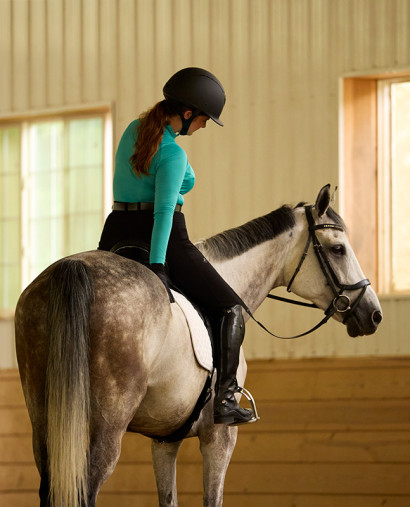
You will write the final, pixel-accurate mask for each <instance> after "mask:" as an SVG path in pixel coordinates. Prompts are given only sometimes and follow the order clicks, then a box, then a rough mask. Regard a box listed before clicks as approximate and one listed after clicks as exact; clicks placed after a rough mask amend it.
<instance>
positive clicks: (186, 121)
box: [179, 109, 200, 136]
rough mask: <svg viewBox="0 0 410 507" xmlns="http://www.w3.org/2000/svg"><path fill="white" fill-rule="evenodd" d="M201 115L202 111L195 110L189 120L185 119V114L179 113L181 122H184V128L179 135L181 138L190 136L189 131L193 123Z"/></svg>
mask: <svg viewBox="0 0 410 507" xmlns="http://www.w3.org/2000/svg"><path fill="white" fill-rule="evenodd" d="M199 113H200V111H199V110H198V109H197V110H193V111H192V115H191V116H190V117H189V118H188V119H186V118H185V117H184V113H179V116H180V118H181V121H182V128H181V130H180V131H179V135H180V136H186V135H187V134H188V130H189V127H190V126H191V123H192V121H193V120H194V119H195V118H196V117H197V116H199Z"/></svg>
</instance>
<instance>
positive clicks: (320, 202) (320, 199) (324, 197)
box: [315, 183, 330, 217]
mask: <svg viewBox="0 0 410 507" xmlns="http://www.w3.org/2000/svg"><path fill="white" fill-rule="evenodd" d="M329 204H330V183H328V184H327V185H325V186H324V187H323V188H322V189H321V190H320V192H319V194H318V196H317V199H316V204H315V208H316V211H317V214H318V215H319V217H321V216H322V215H324V214H325V213H326V210H327V208H328V207H329Z"/></svg>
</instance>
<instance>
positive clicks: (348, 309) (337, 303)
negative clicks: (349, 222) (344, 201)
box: [245, 205, 370, 340]
mask: <svg viewBox="0 0 410 507" xmlns="http://www.w3.org/2000/svg"><path fill="white" fill-rule="evenodd" d="M312 208H313V205H310V206H304V209H305V216H306V220H307V223H308V233H309V234H308V239H307V242H306V245H305V248H304V250H303V253H302V255H301V257H300V260H299V264H298V265H297V267H296V269H295V272H294V273H293V275H292V277H291V279H290V281H289V283H288V286H287V291H288V292H291V286H292V284H293V282H294V281H295V278H296V276H297V275H298V273H299V271H300V269H301V267H302V265H303V262H304V261H305V259H306V256H307V253H308V250H309V247H310V244H311V243H312V245H313V249H314V252H315V255H316V258H317V260H318V262H319V266H320V269H321V271H322V273H323V274H324V276H325V278H326V281H327V283H328V285H329V287H330V288H331V290H332V292H333V296H334V297H333V299H332V301H331V303H330V305H329V307H328V308H327V309H326V310H325V317H324V318H323V319H322V320H321V321H320V322H319V323H318V324H316V326H314V327H313V328H312V329H310V330H309V331H306V332H304V333H301V334H299V335H296V336H288V337H285V336H278V335H275V334H274V333H271V332H270V331H269V330H268V329H266V327H265V326H264V325H263V324H261V323H260V322H259V321H257V320H256V319H255V318H254V317H253V315H252V314H251V313H250V310H249V308H245V310H246V311H247V313H248V314H249V315H250V316H251V317H252V319H253V320H255V322H257V323H258V324H259V325H260V326H261V327H262V328H263V329H264V330H265V331H267V332H268V333H269V334H271V335H272V336H275V337H276V338H281V339H284V340H287V339H293V338H300V337H301V336H306V335H307V334H309V333H312V332H313V331H316V329H319V327H321V326H323V324H326V322H327V321H328V320H329V319H330V318H331V317H332V316H333V315H334V314H335V313H340V314H343V315H344V318H343V324H346V322H347V321H348V320H349V319H350V318H351V317H353V316H355V311H356V308H357V306H358V304H359V303H360V301H361V300H362V298H363V296H364V293H365V292H366V289H367V287H368V285H370V282H369V280H368V279H367V278H364V279H363V280H361V281H360V282H357V283H354V284H351V285H349V284H343V283H340V281H339V279H338V277H337V275H336V273H335V271H334V269H333V267H332V265H331V263H330V261H329V259H328V257H327V255H326V253H325V251H324V249H323V247H322V245H321V243H320V241H319V239H318V237H317V236H316V231H317V230H320V229H335V230H337V231H341V232H344V229H343V227H342V226H340V225H337V224H332V223H327V224H315V221H314V219H313V215H312ZM359 289H361V290H360V293H359V295H358V296H357V298H356V299H355V301H354V302H353V303H352V301H351V299H350V297H349V296H347V295H346V294H343V293H344V291H347V290H348V291H352V290H359ZM267 297H268V298H270V299H276V300H279V301H284V302H286V303H291V304H295V305H300V306H307V307H309V308H318V307H317V306H316V305H315V304H313V303H304V302H300V301H294V300H292V299H287V298H282V297H279V296H274V295H272V294H268V296H267Z"/></svg>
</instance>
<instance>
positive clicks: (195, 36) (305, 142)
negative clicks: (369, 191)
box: [0, 0, 410, 367]
mask: <svg viewBox="0 0 410 507" xmlns="http://www.w3.org/2000/svg"><path fill="white" fill-rule="evenodd" d="M0 61H1V63H2V71H1V72H0V121H1V118H2V117H10V115H11V116H12V115H24V114H26V113H27V114H28V113H31V112H33V111H48V110H50V109H53V110H55V109H59V108H70V107H78V106H79V105H80V106H86V105H91V104H98V103H99V104H101V103H104V104H111V106H112V113H113V141H114V142H113V145H114V148H115V147H116V145H117V143H118V140H119V138H120V135H121V133H122V131H123V129H124V128H125V126H126V125H127V124H128V122H130V121H131V120H133V119H134V118H135V117H136V115H138V114H139V113H140V112H141V111H142V110H144V109H146V108H148V107H149V106H150V105H151V104H152V103H153V102H154V101H156V100H159V99H161V96H162V86H163V84H164V82H165V80H166V79H167V78H168V77H169V76H170V75H171V74H172V73H173V72H174V71H176V70H178V69H180V68H181V67H184V66H190V65H195V66H202V67H206V68H209V69H210V70H211V71H212V72H214V73H215V74H216V75H217V76H218V77H219V78H220V80H221V81H222V82H223V83H224V86H225V88H226V92H227V97H228V99H227V105H226V108H225V110H224V112H223V121H224V123H225V127H224V128H219V127H217V126H216V125H209V126H208V127H207V129H206V130H205V131H203V132H201V133H200V134H198V135H195V136H193V137H192V138H191V139H183V140H182V139H181V140H180V142H181V145H182V146H183V147H184V148H185V149H186V150H187V152H188V155H189V158H190V162H191V163H192V166H193V167H194V169H195V171H196V174H197V184H196V186H195V189H194V190H193V192H192V193H190V194H189V195H188V196H187V198H186V205H185V213H186V217H187V223H188V228H189V231H190V235H191V238H192V239H193V240H198V239H200V238H202V237H207V236H209V235H212V234H214V233H216V232H219V231H221V230H223V229H225V228H227V227H232V226H235V225H239V224H241V223H243V222H245V221H247V220H249V219H251V218H253V217H256V216H258V215H261V214H264V213H268V212H269V211H271V210H272V209H275V208H277V207H279V206H281V205H282V204H283V203H294V204H295V203H297V202H299V201H302V200H303V201H309V202H312V201H313V200H314V199H315V198H316V195H317V192H318V190H319V188H320V187H321V186H322V185H324V184H326V183H328V182H331V183H333V184H334V185H335V184H337V183H338V181H339V149H340V148H339V112H340V97H339V80H340V78H341V77H342V76H345V75H347V74H349V75H350V74H351V73H353V72H355V73H360V72H369V71H372V72H377V71H380V72H381V71H386V70H388V71H391V72H395V71H398V70H400V69H401V70H403V69H404V68H409V67H410V0H339V1H330V0H194V1H193V0H0ZM342 187H343V185H342ZM341 191H342V192H343V188H342V189H341ZM348 225H349V224H348ZM366 274H367V273H366ZM369 276H370V275H369ZM383 309H384V311H385V314H386V319H385V323H384V324H383V325H382V326H381V328H380V331H379V332H378V334H377V335H376V337H372V338H369V339H366V340H360V341H359V340H357V341H352V340H348V339H346V338H345V335H346V333H345V331H344V329H343V327H342V326H341V325H336V324H335V323H334V324H329V327H328V328H327V329H326V332H324V333H316V334H315V335H314V336H313V337H311V338H308V339H306V340H304V341H303V343H302V342H300V343H298V346H297V347H296V346H294V344H293V343H282V342H278V341H275V340H272V339H271V338H269V337H267V336H265V334H264V333H263V331H261V330H259V329H258V328H256V327H255V326H252V325H251V326H249V329H248V335H249V339H247V340H246V342H245V347H246V351H247V357H252V358H278V357H281V358H293V357H317V356H329V355H332V356H333V355H334V356H354V355H383V354H392V355H395V354H404V355H406V354H407V355H410V340H408V334H409V325H408V319H407V316H408V313H409V309H410V300H409V299H408V298H406V297H401V296H398V297H395V298H392V297H387V298H385V299H384V300H383ZM259 317H260V318H263V321H264V322H266V323H267V324H268V326H270V327H272V328H274V329H276V330H277V333H278V334H283V335H292V334H297V333H298V332H301V331H303V330H305V329H308V327H309V326H310V325H311V324H312V321H314V320H315V319H316V317H317V315H316V314H315V312H307V313H304V312H301V311H300V310H299V309H294V308H293V307H287V306H286V305H285V306H282V305H271V304H266V305H264V307H263V308H262V309H261V310H260V313H259ZM7 320H10V317H7ZM316 322H317V320H316ZM12 343H13V336H12V326H6V327H0V352H1V351H2V349H3V348H6V349H7V350H8V349H10V347H11V344H12ZM13 359H14V357H13ZM4 363H6V364H3V365H2V367H5V366H6V367H13V366H15V361H14V362H13V361H10V360H8V361H7V362H5V361H4Z"/></svg>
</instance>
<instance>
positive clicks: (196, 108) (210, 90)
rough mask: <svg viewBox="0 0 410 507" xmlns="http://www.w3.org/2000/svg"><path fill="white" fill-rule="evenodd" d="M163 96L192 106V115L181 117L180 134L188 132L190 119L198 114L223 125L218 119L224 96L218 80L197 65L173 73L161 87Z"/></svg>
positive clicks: (224, 99)
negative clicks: (187, 117)
mask: <svg viewBox="0 0 410 507" xmlns="http://www.w3.org/2000/svg"><path fill="white" fill-rule="evenodd" d="M163 93H164V97H165V98H166V99H167V100H169V101H172V102H178V103H180V104H183V105H184V106H188V107H190V108H192V110H193V111H192V112H193V114H192V116H191V118H189V120H185V118H184V117H183V114H182V113H180V116H181V119H182V130H181V132H180V134H181V135H185V134H186V133H187V132H188V128H189V125H190V124H191V122H192V120H193V119H194V118H195V117H196V116H198V115H199V114H204V115H206V116H209V117H210V118H211V119H212V120H213V121H214V122H215V123H217V124H218V125H221V126H223V123H222V122H221V120H220V119H219V116H220V114H221V113H222V109H223V108H224V105H225V101H226V96H225V91H224V89H223V87H222V85H221V83H220V82H219V80H218V79H217V78H216V77H215V76H214V75H213V74H211V73H210V72H208V71H207V70H205V69H200V68H198V67H187V68H186V69H182V70H180V71H178V72H177V73H176V74H174V75H173V76H172V77H171V78H170V79H169V80H168V81H167V82H166V83H165V86H164V89H163Z"/></svg>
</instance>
